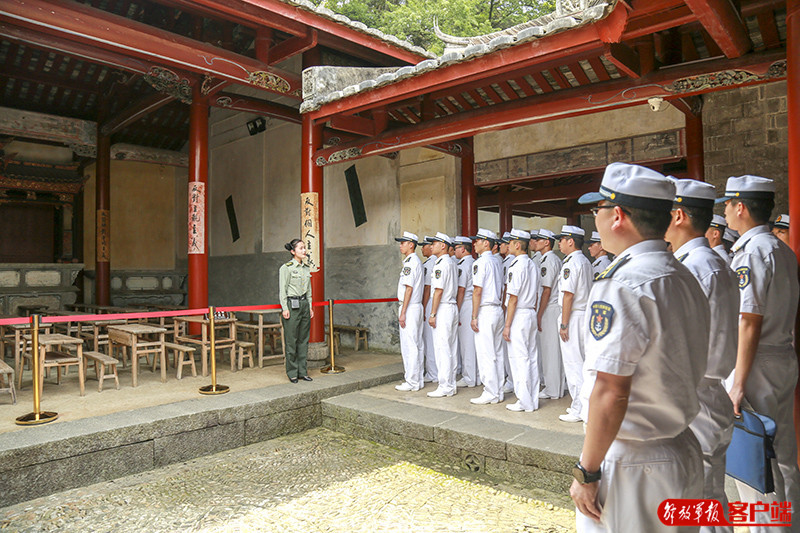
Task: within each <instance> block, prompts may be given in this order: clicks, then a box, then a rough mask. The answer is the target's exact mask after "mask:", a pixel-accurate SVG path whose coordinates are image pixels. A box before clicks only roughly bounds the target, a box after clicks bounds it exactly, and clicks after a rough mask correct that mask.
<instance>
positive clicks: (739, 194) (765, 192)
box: [717, 174, 775, 204]
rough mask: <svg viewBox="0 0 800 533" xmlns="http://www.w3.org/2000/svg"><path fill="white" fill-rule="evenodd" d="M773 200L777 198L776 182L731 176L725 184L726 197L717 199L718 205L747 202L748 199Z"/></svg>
mask: <svg viewBox="0 0 800 533" xmlns="http://www.w3.org/2000/svg"><path fill="white" fill-rule="evenodd" d="M759 198H763V199H773V198H775V182H774V181H772V180H771V179H769V178H762V177H761V176H751V175H749V174H745V175H744V176H738V177H735V176H731V177H730V178H728V181H727V183H725V196H723V197H722V198H718V199H717V203H718V204H719V203H722V202H727V201H728V200H732V199H737V200H747V199H754V200H755V199H759Z"/></svg>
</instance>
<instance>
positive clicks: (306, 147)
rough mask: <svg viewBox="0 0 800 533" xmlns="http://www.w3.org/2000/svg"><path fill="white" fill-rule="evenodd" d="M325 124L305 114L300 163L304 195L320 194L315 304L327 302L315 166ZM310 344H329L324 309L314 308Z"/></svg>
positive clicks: (313, 286) (319, 188)
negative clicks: (326, 337)
mask: <svg viewBox="0 0 800 533" xmlns="http://www.w3.org/2000/svg"><path fill="white" fill-rule="evenodd" d="M322 128H323V125H322V124H314V121H313V120H312V119H311V118H310V117H309V116H308V115H303V132H302V143H303V147H302V149H301V152H302V155H301V159H302V160H301V162H300V193H301V194H302V193H317V199H316V202H317V209H318V211H317V212H318V213H319V220H318V224H317V241H318V242H319V253H318V254H317V256H316V257H313V258H312V259H313V260H314V263H315V264H316V265H317V266H318V267H319V270H318V271H317V272H314V273H312V274H311V294H312V298H313V301H312V303H313V302H321V301H324V300H325V252H324V250H325V241H324V239H323V236H324V235H325V230H324V228H325V224H324V219H325V217H324V212H323V208H322V206H323V205H324V202H323V196H322V173H323V169H322V167H318V166H317V165H316V163H314V152H316V151H317V150H319V149H320V148H322ZM309 341H310V342H325V313H324V310H323V308H322V307H317V308H315V309H314V318H312V319H311V336H310V339H309Z"/></svg>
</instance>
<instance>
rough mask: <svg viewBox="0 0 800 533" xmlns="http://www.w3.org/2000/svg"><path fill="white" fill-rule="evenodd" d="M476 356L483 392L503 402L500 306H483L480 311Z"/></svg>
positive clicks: (501, 316)
mask: <svg viewBox="0 0 800 533" xmlns="http://www.w3.org/2000/svg"><path fill="white" fill-rule="evenodd" d="M475 354H476V356H477V359H478V373H479V374H480V376H481V381H482V382H483V391H484V392H485V393H486V394H487V395H489V396H491V397H493V398H497V399H498V400H499V401H502V400H503V391H502V384H503V381H502V380H503V309H502V308H501V307H500V306H499V305H482V306H481V307H480V309H479V310H478V332H477V333H475Z"/></svg>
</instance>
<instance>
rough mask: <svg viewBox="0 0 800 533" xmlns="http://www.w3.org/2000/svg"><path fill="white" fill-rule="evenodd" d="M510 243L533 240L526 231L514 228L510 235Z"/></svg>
mask: <svg viewBox="0 0 800 533" xmlns="http://www.w3.org/2000/svg"><path fill="white" fill-rule="evenodd" d="M508 240H509V241H514V240H516V241H529V240H531V234H530V233H529V232H527V231H525V230H524V229H516V228H512V229H511V232H510V233H509V235H508Z"/></svg>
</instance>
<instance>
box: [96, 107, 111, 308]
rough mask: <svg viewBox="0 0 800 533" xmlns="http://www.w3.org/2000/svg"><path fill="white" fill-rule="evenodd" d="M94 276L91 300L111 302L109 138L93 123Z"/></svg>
mask: <svg viewBox="0 0 800 533" xmlns="http://www.w3.org/2000/svg"><path fill="white" fill-rule="evenodd" d="M95 213H96V216H95V221H96V224H97V226H96V227H95V279H94V301H95V303H96V304H97V305H111V139H110V138H109V137H108V136H107V135H100V122H99V121H98V123H97V159H96V163H95Z"/></svg>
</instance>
